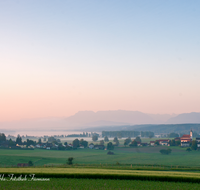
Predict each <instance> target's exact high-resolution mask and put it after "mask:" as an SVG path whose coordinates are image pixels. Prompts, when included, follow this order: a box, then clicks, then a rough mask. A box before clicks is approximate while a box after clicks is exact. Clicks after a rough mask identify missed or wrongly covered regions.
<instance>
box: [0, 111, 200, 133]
mask: <svg viewBox="0 0 200 190" xmlns="http://www.w3.org/2000/svg"><path fill="white" fill-rule="evenodd" d="M182 123H200V113H197V112H192V113H183V114H179V115H176V114H172V115H170V114H147V113H142V112H139V111H124V110H116V111H98V112H93V111H80V112H78V113H76V114H74V115H72V116H70V117H66V118H65V117H63V118H40V119H29V120H21V121H12V122H1V123H0V129H35V130H41V129H45V130H47V129H48V130H58V129H59V130H61V129H62V130H78V129H84V128H93V127H106V126H113V127H117V126H124V125H144V124H182Z"/></svg>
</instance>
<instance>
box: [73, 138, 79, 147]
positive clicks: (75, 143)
mask: <svg viewBox="0 0 200 190" xmlns="http://www.w3.org/2000/svg"><path fill="white" fill-rule="evenodd" d="M73 147H74V148H77V147H79V140H78V139H75V140H73Z"/></svg>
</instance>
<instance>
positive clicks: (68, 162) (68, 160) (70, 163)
mask: <svg viewBox="0 0 200 190" xmlns="http://www.w3.org/2000/svg"><path fill="white" fill-rule="evenodd" d="M73 159H74V158H73V157H69V158H68V159H67V164H68V165H72V164H73V163H72V161H73Z"/></svg>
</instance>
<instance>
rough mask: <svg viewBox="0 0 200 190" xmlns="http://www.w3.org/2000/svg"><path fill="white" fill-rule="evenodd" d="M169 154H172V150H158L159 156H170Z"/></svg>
mask: <svg viewBox="0 0 200 190" xmlns="http://www.w3.org/2000/svg"><path fill="white" fill-rule="evenodd" d="M171 152H172V150H171V149H170V148H168V149H161V150H160V153H161V154H170V153H171Z"/></svg>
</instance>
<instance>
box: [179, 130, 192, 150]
mask: <svg viewBox="0 0 200 190" xmlns="http://www.w3.org/2000/svg"><path fill="white" fill-rule="evenodd" d="M180 139H181V146H183V147H189V146H190V142H191V141H192V129H191V130H190V134H189V135H183V136H182V137H181V138H180Z"/></svg>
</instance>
